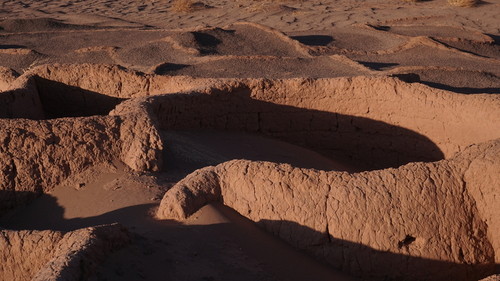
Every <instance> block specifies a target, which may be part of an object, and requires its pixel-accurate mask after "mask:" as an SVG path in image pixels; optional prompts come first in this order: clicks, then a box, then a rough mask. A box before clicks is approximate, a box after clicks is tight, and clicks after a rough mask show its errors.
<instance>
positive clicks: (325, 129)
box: [148, 86, 444, 170]
mask: <svg viewBox="0 0 500 281" xmlns="http://www.w3.org/2000/svg"><path fill="white" fill-rule="evenodd" d="M148 101H149V102H148V104H149V105H150V106H151V107H152V112H154V114H155V115H156V117H157V118H156V119H157V120H158V122H159V127H160V128H161V129H163V130H198V129H212V130H226V131H244V132H250V133H257V134H262V135H265V136H267V137H271V138H276V139H279V140H282V141H285V142H289V143H292V144H295V145H298V146H302V147H306V148H309V149H311V150H313V151H316V152H318V153H320V154H322V155H324V156H326V157H328V158H330V159H332V160H334V161H335V162H339V163H341V164H344V165H345V166H348V167H353V168H355V169H354V170H372V169H383V168H388V167H398V166H400V165H403V164H407V163H410V162H418V161H425V162H428V161H436V160H441V159H443V158H444V155H443V153H442V151H441V150H440V149H439V147H438V146H437V145H436V144H434V143H433V142H432V141H431V140H429V139H428V138H427V137H425V136H423V135H421V134H419V133H417V132H414V131H411V130H408V129H405V128H401V127H398V126H394V125H390V124H387V123H385V122H381V121H377V120H373V119H369V118H363V117H356V116H350V115H343V114H338V113H332V112H325V111H318V110H310V109H304V108H297V107H293V106H287V105H279V104H274V103H271V102H265V101H261V100H255V99H252V98H251V97H250V89H248V88H247V87H246V86H245V87H241V88H238V89H232V90H231V91H228V92H223V91H219V92H215V93H213V94H211V95H206V94H197V93H193V94H179V95H161V96H154V97H150V98H148ZM166 149H168V146H167V148H166Z"/></svg>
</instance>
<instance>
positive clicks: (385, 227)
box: [157, 140, 500, 280]
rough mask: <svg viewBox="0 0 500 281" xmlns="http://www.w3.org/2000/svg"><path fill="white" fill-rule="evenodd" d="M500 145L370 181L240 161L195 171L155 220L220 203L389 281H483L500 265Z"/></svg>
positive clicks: (368, 176)
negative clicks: (497, 203) (497, 202)
mask: <svg viewBox="0 0 500 281" xmlns="http://www.w3.org/2000/svg"><path fill="white" fill-rule="evenodd" d="M499 152H500V141H499V140H495V141H491V142H487V143H483V144H480V145H474V146H471V147H469V148H467V149H466V150H465V151H463V152H461V153H459V154H457V155H456V156H454V157H452V158H450V159H448V160H442V161H438V162H433V163H411V164H408V165H405V166H402V167H400V168H397V169H385V170H378V171H372V172H363V173H353V174H351V173H347V172H325V171H317V170H311V169H300V168H294V167H292V166H290V165H283V164H275V163H270V162H251V161H243V160H235V161H231V162H226V163H223V164H220V165H218V166H215V167H213V166H212V167H207V168H204V169H201V170H198V171H196V172H194V173H193V174H191V175H189V176H188V177H186V178H185V179H184V180H182V181H180V182H179V183H178V184H177V185H176V186H174V187H173V188H172V189H170V190H169V191H168V192H167V193H166V194H165V196H164V198H163V200H162V202H161V205H160V208H159V209H158V212H157V216H158V217H159V218H160V219H185V218H187V217H189V216H190V215H192V214H193V213H194V212H196V211H197V210H198V209H199V208H200V207H201V206H203V205H205V204H207V203H209V202H213V201H219V202H222V203H224V204H225V205H227V206H230V207H231V208H233V209H235V210H236V211H238V212H239V213H240V214H242V215H244V216H246V217H248V218H250V219H251V220H253V221H255V222H257V223H259V224H260V225H261V226H262V227H264V228H265V229H267V230H268V231H270V232H272V233H274V234H276V235H277V236H279V237H280V238H282V239H284V240H286V241H288V242H289V243H290V244H292V245H294V246H295V247H298V248H299V249H303V250H306V251H308V252H310V253H311V254H313V255H315V256H316V257H318V258H320V259H323V260H326V261H327V262H328V263H330V264H331V265H333V266H334V267H336V268H339V269H341V270H344V271H348V272H350V273H352V274H355V275H361V276H363V277H367V278H376V279H381V280H386V279H387V278H389V279H405V280H443V279H454V280H477V279H478V278H481V277H484V276H487V275H488V274H491V273H493V272H494V270H495V263H498V262H499V257H498V252H499V251H500V241H499V240H498V236H497V235H496V234H497V233H498V230H499V227H500V221H499V220H498V217H500V216H499V210H498V208H496V207H495V202H494V201H495V199H494V198H496V197H498V196H499V194H498V188H497V187H498V182H499V176H498V175H499V174H500V173H499V171H500V157H499V155H500V153H499Z"/></svg>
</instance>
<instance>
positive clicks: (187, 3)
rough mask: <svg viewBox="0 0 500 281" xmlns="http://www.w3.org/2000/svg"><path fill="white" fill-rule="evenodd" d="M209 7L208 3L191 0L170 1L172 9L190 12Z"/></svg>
mask: <svg viewBox="0 0 500 281" xmlns="http://www.w3.org/2000/svg"><path fill="white" fill-rule="evenodd" d="M208 8H211V7H210V6H209V5H207V4H205V3H203V2H200V1H193V0H174V1H173V3H172V8H171V9H172V11H174V12H182V13H190V12H193V11H197V10H203V9H208Z"/></svg>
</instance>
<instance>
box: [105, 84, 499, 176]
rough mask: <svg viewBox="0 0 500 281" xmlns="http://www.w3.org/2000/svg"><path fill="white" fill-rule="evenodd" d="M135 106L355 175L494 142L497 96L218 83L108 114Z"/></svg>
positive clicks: (406, 88) (176, 124) (417, 88)
mask: <svg viewBox="0 0 500 281" xmlns="http://www.w3.org/2000/svg"><path fill="white" fill-rule="evenodd" d="M134 104H135V105H134ZM139 104H142V106H146V107H148V108H150V109H151V110H152V111H151V112H152V113H153V115H154V116H152V118H153V119H157V121H158V126H159V127H160V128H161V129H164V130H169V129H177V130H183V129H216V130H239V131H247V132H252V133H261V134H264V135H268V136H271V137H275V138H278V139H282V140H284V141H287V142H291V143H294V144H298V145H301V146H305V147H309V148H311V149H313V150H316V151H318V152H320V153H323V154H324V155H327V156H329V157H331V158H333V159H335V160H338V161H344V162H345V163H348V164H350V166H355V167H358V169H359V170H367V169H368V170H370V169H381V168H387V167H398V166H400V165H403V164H406V163H410V162H417V161H426V162H428V161H436V160H440V159H443V158H445V157H451V156H452V155H454V154H455V153H456V152H459V151H462V150H463V149H464V148H465V147H467V146H468V145H471V144H474V143H479V142H483V141H488V140H491V139H495V138H498V137H500V130H499V129H500V128H499V126H500V125H498V124H500V110H499V109H500V98H499V97H497V96H494V95H469V96H465V95H457V94H454V93H450V92H446V91H441V90H436V89H432V88H429V87H426V86H424V85H420V84H407V83H404V82H402V81H400V80H398V79H396V78H390V77H371V78H370V77H355V78H334V79H316V80H313V79H288V80H262V79H260V80H259V79H248V80H223V81H219V82H218V83H215V84H211V85H209V86H207V88H206V89H203V90H198V91H194V92H186V93H181V94H168V95H155V96H151V97H144V98H138V99H136V100H131V101H129V102H126V103H124V104H121V105H119V106H118V107H117V108H116V109H115V110H114V112H116V113H115V114H119V113H120V112H126V111H127V110H131V108H133V107H134V106H139ZM123 108H127V109H126V110H124V109H123Z"/></svg>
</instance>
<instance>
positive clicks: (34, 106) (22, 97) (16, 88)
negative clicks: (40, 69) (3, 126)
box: [0, 77, 45, 119]
mask: <svg viewBox="0 0 500 281" xmlns="http://www.w3.org/2000/svg"><path fill="white" fill-rule="evenodd" d="M0 118H27V119H44V118H45V113H44V111H43V107H42V104H41V102H40V98H39V96H38V90H37V87H36V82H35V80H34V79H33V77H22V78H20V79H18V80H17V81H15V82H14V83H13V85H12V87H11V88H10V90H7V91H4V92H0Z"/></svg>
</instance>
